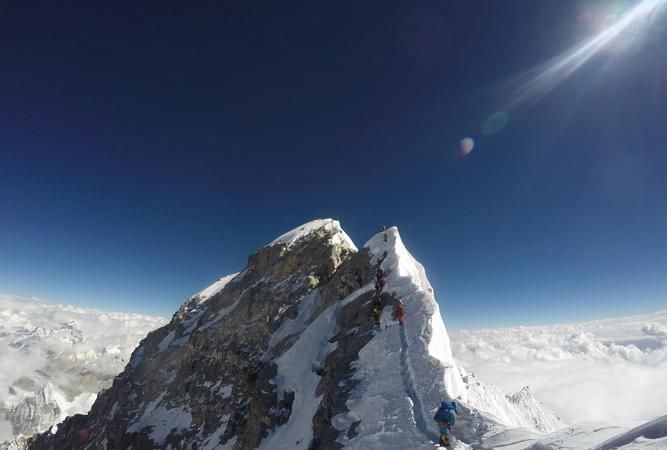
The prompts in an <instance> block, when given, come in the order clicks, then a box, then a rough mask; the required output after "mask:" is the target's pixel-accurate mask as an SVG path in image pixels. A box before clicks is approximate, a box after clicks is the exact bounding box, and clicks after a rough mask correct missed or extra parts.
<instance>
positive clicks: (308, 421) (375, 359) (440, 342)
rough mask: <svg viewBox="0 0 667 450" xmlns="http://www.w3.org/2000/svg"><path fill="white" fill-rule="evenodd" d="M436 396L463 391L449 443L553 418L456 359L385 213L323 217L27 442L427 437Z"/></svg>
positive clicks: (365, 441) (258, 255) (286, 449)
mask: <svg viewBox="0 0 667 450" xmlns="http://www.w3.org/2000/svg"><path fill="white" fill-rule="evenodd" d="M378 268H380V269H381V271H382V272H381V273H382V275H383V277H384V281H386V285H385V286H384V287H383V288H382V289H380V290H379V291H380V292H377V288H376V287H375V284H376V274H377V269H378ZM399 302H401V304H402V305H403V307H404V311H405V313H404V324H403V325H401V324H399V323H398V321H397V320H396V317H395V314H394V312H395V305H396V304H398V303H399ZM374 308H377V309H376V310H375V311H374ZM446 398H456V399H458V400H459V401H460V402H461V404H462V405H463V410H462V412H461V414H460V419H459V421H457V425H456V427H455V428H454V430H453V433H454V436H456V437H457V440H456V443H455V446H456V448H473V447H474V448H484V439H485V436H488V435H489V433H493V432H494V430H495V431H500V430H503V429H506V428H510V427H522V429H526V430H529V431H530V432H531V433H545V432H551V431H554V430H556V429H558V428H560V427H562V426H563V424H562V423H561V422H560V420H559V419H558V418H557V417H556V416H555V415H553V414H552V413H551V412H549V411H548V410H546V409H544V408H543V407H542V406H541V404H540V403H539V402H537V401H536V400H535V399H534V398H533V397H532V394H531V393H530V391H529V390H527V389H525V390H523V391H521V392H520V393H519V394H516V395H514V396H505V395H504V394H502V393H500V391H498V390H497V389H495V388H493V387H490V386H486V385H484V384H483V383H482V382H481V381H479V380H478V379H477V378H476V377H475V376H474V375H468V374H466V373H465V371H464V370H463V369H462V368H459V367H457V365H456V364H455V362H454V359H453V357H452V354H451V348H450V344H449V338H448V336H447V332H446V329H445V326H444V323H443V320H442V317H441V314H440V310H439V307H438V304H437V303H436V302H435V297H434V292H433V289H432V287H431V285H430V284H429V282H428V279H427V277H426V274H425V271H424V268H423V267H422V266H421V265H420V264H419V263H418V262H417V261H416V260H415V259H414V258H413V257H412V256H411V255H410V253H409V252H408V250H407V249H406V248H405V246H404V245H403V242H402V240H401V237H400V235H399V232H398V230H397V229H396V228H389V229H388V230H386V231H383V232H381V233H379V234H377V235H375V236H373V237H372V238H371V239H370V240H369V241H368V242H367V243H366V244H365V245H364V246H363V247H362V248H361V249H360V250H358V249H357V248H356V246H355V245H354V243H353V242H352V240H351V239H350V238H349V237H348V236H347V235H346V234H345V232H344V231H343V230H342V229H341V227H340V225H339V223H338V222H337V221H334V220H331V219H324V220H316V221H313V222H310V223H307V224H304V225H302V226H300V227H298V228H296V229H294V230H292V231H290V232H288V233H285V234H284V235H282V236H280V237H279V238H278V239H276V240H274V241H273V242H271V243H270V244H268V245H266V246H265V247H263V248H261V249H259V250H257V251H256V252H255V253H253V254H252V255H251V256H250V257H249V258H248V263H247V266H246V267H245V268H244V269H243V270H242V271H241V272H240V273H238V274H233V275H229V276H226V277H223V278H221V279H220V280H219V281H217V282H216V283H214V284H213V285H211V286H210V287H208V288H207V289H204V290H203V291H201V292H200V293H198V294H196V295H194V296H192V297H191V298H190V299H188V300H187V301H186V302H185V304H183V306H182V307H181V308H180V309H179V310H178V311H177V312H176V313H175V314H174V316H173V317H172V319H171V321H170V323H169V324H167V325H166V326H164V327H162V328H160V329H158V330H155V331H153V332H151V333H150V334H149V335H148V336H147V337H146V338H145V339H144V340H143V341H142V342H141V343H140V345H139V346H138V347H137V348H136V350H135V351H134V353H133V354H132V357H131V359H130V361H129V363H128V364H127V366H126V367H125V370H124V371H123V372H122V373H121V374H120V375H119V376H117V377H116V378H115V379H114V381H113V384H112V386H111V387H110V388H109V389H107V390H105V391H102V392H101V393H100V394H99V395H98V397H97V400H96V401H95V403H94V405H93V406H92V409H91V410H90V412H89V413H88V414H87V415H76V416H73V417H70V418H68V419H66V420H65V421H64V422H63V423H61V424H60V425H59V426H58V427H57V431H56V430H52V431H51V432H48V433H44V434H41V435H37V436H35V437H34V438H32V439H30V441H29V443H28V448H29V449H31V450H47V449H48V450H56V449H63V450H65V449H67V450H83V449H87V450H93V449H109V450H112V449H118V450H121V449H122V450H128V449H132V450H144V449H145V450H149V449H165V450H166V449H184V450H185V449H187V450H213V449H218V450H249V449H267V450H268V449H271V450H299V449H302V450H315V449H321V450H329V449H331V450H335V449H342V448H345V449H360V450H361V449H363V450H372V449H383V450H385V449H388V448H389V449H402V450H405V449H433V447H434V442H435V441H437V439H438V428H437V425H436V423H435V422H434V421H433V414H434V413H435V410H436V409H437V408H438V406H439V404H440V401H441V400H443V399H446Z"/></svg>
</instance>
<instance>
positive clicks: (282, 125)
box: [0, 0, 667, 328]
mask: <svg viewBox="0 0 667 450" xmlns="http://www.w3.org/2000/svg"><path fill="white" fill-rule="evenodd" d="M319 3H320V2H287V3H280V4H277V3H275V2H259V3H253V5H248V4H246V2H241V1H232V2H224V3H221V4H205V5H203V4H202V5H198V6H192V5H184V4H181V3H179V2H169V1H167V2H155V3H151V2H146V3H142V4H141V5H138V4H135V3H133V2H126V3H123V2H120V3H114V4H113V5H97V4H90V3H88V2H81V3H80V4H68V5H56V4H53V3H52V2H31V3H30V4H26V3H25V2H8V3H7V4H6V5H5V6H3V15H2V17H3V20H2V22H1V26H0V38H2V41H3V42H5V44H4V45H3V46H1V47H0V58H1V59H2V61H3V62H4V64H3V65H4V67H5V68H4V69H3V71H1V72H0V86H2V89H3V96H2V97H3V101H2V102H0V136H2V140H1V142H0V168H1V170H2V176H0V292H5V293H13V294H19V295H24V296H39V297H42V298H46V299H50V300H54V301H59V302H65V303H72V304H77V305H84V306H90V307H95V308H102V309H108V310H123V311H137V312H142V313H150V314H160V315H164V316H169V315H171V314H172V313H173V312H174V311H175V310H176V309H177V308H178V306H179V305H180V303H181V302H182V301H183V300H184V299H185V298H186V297H187V296H188V295H190V294H192V293H193V292H196V291H198V290H199V289H201V288H203V287H205V286H206V285H208V284H209V283H210V282H212V281H214V280H215V279H217V278H218V277H219V276H221V275H223V274H226V273H229V272H234V271H238V270H240V269H241V268H242V267H243V266H244V264H245V261H246V258H247V256H248V255H249V254H250V253H252V251H254V250H255V249H256V248H258V247H260V246H262V245H263V244H265V243H267V242H269V241H271V240H272V239H273V238H274V237H275V236H277V235H279V234H281V233H282V232H284V231H286V230H288V229H290V228H292V227H294V226H296V225H298V224H300V223H303V222H306V221H309V220H311V219H313V218H317V217H334V218H336V219H338V220H340V221H341V224H342V225H343V227H344V228H345V230H346V231H347V232H348V234H350V236H351V237H352V238H353V239H354V240H355V242H357V244H358V245H361V244H363V243H364V242H365V241H366V240H367V239H368V238H369V237H370V236H371V235H372V234H373V233H375V232H376V231H377V229H378V227H379V225H380V224H387V225H397V226H398V227H399V229H400V231H401V234H402V236H403V239H404V241H405V242H406V244H407V245H408V247H409V249H410V250H411V251H412V252H413V254H414V255H415V256H416V257H417V258H418V259H419V260H420V261H421V262H422V263H423V264H424V265H425V266H426V268H427V272H428V275H429V278H430V279H431V281H432V284H433V285H434V288H435V289H436V294H437V296H438V300H439V301H440V303H441V305H442V308H443V311H444V316H445V321H446V324H447V325H448V326H449V327H452V328H465V327H483V326H496V325H509V324H520V323H526V324H533V323H549V322H557V321H566V320H568V321H569V320H577V319H588V318H598V317H599V318H602V317H609V316H615V315H623V314H631V313H638V312H647V311H653V310H658V309H664V308H665V307H666V306H667V277H666V276H665V274H666V273H667V233H665V231H664V230H666V229H667V181H665V177H664V173H665V169H666V168H667V154H666V152H665V142H667V126H665V118H666V117H667V78H666V75H665V74H666V73H667V46H665V45H664V42H667V39H666V38H667V36H666V34H667V33H665V27H664V25H663V24H664V23H665V21H667V17H665V14H664V13H663V14H661V15H660V16H658V19H659V20H657V21H656V23H643V24H641V28H640V29H637V27H635V28H634V29H633V30H632V32H633V33H634V34H635V35H640V37H641V39H637V41H636V42H635V41H632V42H631V43H632V45H627V46H623V47H622V48H621V46H615V45H609V46H608V47H605V48H604V49H603V51H600V52H598V53H596V54H595V55H594V56H593V57H592V58H591V59H590V60H588V61H587V62H586V63H585V64H583V65H582V66H581V67H580V68H579V69H578V70H577V71H576V72H574V73H573V74H572V75H571V76H569V77H568V78H566V79H564V80H563V81H562V83H560V84H558V85H557V86H556V87H555V89H553V90H552V91H550V92H549V93H548V94H547V95H545V96H544V97H542V98H540V99H537V98H534V99H530V101H526V102H522V103H520V104H519V105H516V104H515V102H514V101H515V100H516V92H515V90H514V87H516V84H514V85H513V84H512V81H513V80H517V79H519V80H522V79H524V78H521V76H522V75H524V76H529V75H530V74H531V73H532V72H531V70H532V69H533V68H535V67H539V66H540V65H541V64H544V63H545V62H547V61H549V60H550V59H551V58H554V57H556V56H557V55H559V54H562V53H563V52H566V51H568V49H571V48H572V47H573V46H576V45H578V43H580V42H583V41H585V39H587V38H588V37H589V36H591V35H594V34H595V33H596V32H598V31H599V26H600V25H599V23H598V22H599V21H595V20H591V19H590V18H591V17H593V18H595V17H598V16H599V17H603V16H604V14H603V13H604V8H606V7H605V5H609V3H610V2H606V3H605V2H592V1H587V2H583V1H564V2H548V3H545V2H525V1H513V0H508V1H505V2H481V1H480V2H475V1H473V2H465V4H458V3H454V2H431V1H417V2H409V3H406V2H398V1H388V2H382V4H379V3H375V4H373V3H372V2H369V3H363V4H359V2H342V3H341V2H335V3H330V4H319ZM614 4H616V3H615V2H614ZM619 5H620V6H623V5H625V6H627V3H625V4H623V3H622V2H621V3H619ZM617 10H620V11H622V10H623V8H617ZM596 14H597V16H596ZM596 27H597V28H596ZM619 42H625V43H627V42H630V38H629V37H627V36H621V37H620V38H619ZM616 47H619V48H616ZM526 74H529V75H526ZM517 77H519V78H517ZM533 100H534V101H533ZM508 105H512V106H511V108H510V107H508ZM503 109H507V112H508V114H509V121H508V123H507V125H506V126H505V127H504V128H503V129H502V130H500V132H498V133H496V134H494V135H485V134H484V133H482V124H483V123H484V120H485V119H486V118H487V117H489V116H490V115H491V114H493V113H494V112H496V111H500V110H503ZM465 136H470V137H473V138H474V139H475V148H474V150H473V151H472V152H471V153H470V154H469V155H467V156H466V157H464V158H462V157H461V156H460V155H459V154H458V144H457V142H458V141H459V139H461V138H462V137H465Z"/></svg>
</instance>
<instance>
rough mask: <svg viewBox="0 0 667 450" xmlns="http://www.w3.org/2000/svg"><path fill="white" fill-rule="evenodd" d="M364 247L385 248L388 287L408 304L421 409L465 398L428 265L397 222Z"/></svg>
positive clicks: (408, 340)
mask: <svg viewBox="0 0 667 450" xmlns="http://www.w3.org/2000/svg"><path fill="white" fill-rule="evenodd" d="M385 235H386V238H387V241H386V242H385V240H384V238H385ZM364 247H365V248H368V249H369V250H370V252H371V254H372V255H373V256H372V258H373V260H375V261H376V260H377V258H378V257H380V258H383V255H384V253H385V252H387V253H386V256H385V257H384V259H383V260H382V264H381V267H382V270H383V271H384V272H385V273H386V274H387V286H386V288H385V289H386V290H387V292H388V293H389V294H391V295H393V296H395V297H396V298H398V299H400V300H401V302H402V303H403V305H404V308H405V326H404V334H405V344H406V347H407V348H409V351H407V350H406V352H407V362H408V365H409V371H410V372H411V373H412V375H413V377H414V380H413V381H414V383H415V385H416V386H418V388H417V390H418V392H417V394H418V396H419V397H420V399H421V401H422V402H423V405H422V415H423V416H424V417H429V418H430V416H432V414H431V411H432V410H433V408H436V407H437V406H438V405H439V404H440V401H442V400H443V399H444V397H449V398H459V399H461V400H463V401H464V402H465V401H467V398H466V389H465V386H464V383H463V380H462V379H461V375H460V373H459V371H458V370H457V368H456V364H455V362H454V358H453V357H452V350H451V345H450V342H449V336H448V335H447V331H446V329H445V324H444V322H443V320H442V316H441V314H440V309H439V307H438V304H437V303H436V301H435V298H434V295H433V288H432V287H431V284H430V283H429V281H428V279H427V277H426V272H425V270H424V267H423V266H422V265H421V264H420V263H419V262H417V261H416V260H415V259H414V257H413V256H412V255H411V254H410V252H409V251H408V250H407V249H406V248H405V245H403V241H402V240H401V237H400V235H399V233H398V229H397V228H396V227H392V228H390V229H388V230H387V231H386V233H379V234H377V235H375V236H374V237H373V238H371V239H370V240H369V241H368V242H367V243H366V245H364ZM429 422H432V421H431V420H429Z"/></svg>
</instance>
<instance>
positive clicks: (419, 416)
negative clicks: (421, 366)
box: [400, 327, 438, 441]
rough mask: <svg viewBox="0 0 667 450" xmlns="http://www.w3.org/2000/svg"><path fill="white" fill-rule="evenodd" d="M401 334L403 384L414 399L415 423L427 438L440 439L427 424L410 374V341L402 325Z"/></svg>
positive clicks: (409, 395)
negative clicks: (408, 341)
mask: <svg viewBox="0 0 667 450" xmlns="http://www.w3.org/2000/svg"><path fill="white" fill-rule="evenodd" d="M400 335H401V373H402V375H403V384H404V386H405V392H406V393H407V395H408V397H410V400H411V401H412V406H413V407H412V412H413V415H414V418H415V423H416V425H417V428H418V429H419V431H421V432H422V433H424V434H425V435H426V437H427V438H429V439H431V440H432V441H437V440H438V435H437V433H433V431H432V430H429V429H428V427H427V426H426V420H425V419H424V412H423V411H424V409H423V406H422V403H421V400H420V399H419V395H417V391H416V389H415V386H414V381H413V378H412V375H411V374H410V366H409V363H408V343H407V340H406V338H405V328H404V327H400Z"/></svg>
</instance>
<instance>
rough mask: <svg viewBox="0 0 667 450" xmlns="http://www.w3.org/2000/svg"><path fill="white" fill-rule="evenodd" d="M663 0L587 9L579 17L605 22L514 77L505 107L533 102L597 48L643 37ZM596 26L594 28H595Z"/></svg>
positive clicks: (618, 47)
mask: <svg viewBox="0 0 667 450" xmlns="http://www.w3.org/2000/svg"><path fill="white" fill-rule="evenodd" d="M666 4H667V0H642V1H641V2H639V3H638V4H636V6H634V7H633V8H631V9H629V10H625V11H623V12H620V11H619V7H618V4H611V2H610V3H607V4H606V9H605V10H604V11H596V10H588V11H587V12H586V13H585V14H584V15H583V18H585V20H587V21H589V22H590V23H591V24H593V25H594V26H596V25H597V26H600V25H601V24H605V25H606V24H608V23H609V22H611V23H609V24H608V25H606V26H605V27H604V28H603V29H602V30H601V31H599V32H598V33H597V34H595V35H594V36H593V37H591V38H589V39H587V40H586V41H584V42H583V43H581V44H579V45H576V46H575V47H573V48H571V49H570V50H568V51H566V52H565V53H563V54H561V55H559V56H557V57H556V58H553V59H552V60H550V61H548V62H547V63H545V64H543V65H541V66H540V67H538V68H536V69H534V70H532V71H530V72H529V73H528V74H525V75H523V76H522V77H520V78H519V79H518V80H516V81H515V83H516V86H517V87H516V89H515V92H514V95H513V96H512V100H511V101H510V104H509V105H508V107H516V106H520V105H523V104H526V103H532V102H535V101H537V100H539V99H541V98H542V97H544V96H545V95H546V94H548V93H549V92H550V91H551V90H553V89H554V88H555V87H556V86H558V85H559V84H560V83H562V82H563V81H565V80H566V79H567V78H568V77H570V75H572V74H573V73H574V72H576V71H577V69H579V68H580V67H581V66H582V65H583V64H584V63H586V62H587V61H588V60H590V59H591V58H592V57H593V56H594V55H596V54H597V53H599V52H600V51H614V50H621V49H627V48H629V47H631V46H632V45H633V44H635V43H636V42H638V41H640V40H641V39H642V38H644V37H645V36H646V35H647V34H648V33H650V30H651V29H652V25H653V24H654V22H655V19H656V17H657V15H658V13H659V12H660V11H661V8H662V7H664V6H665V5H666ZM597 26H596V28H597Z"/></svg>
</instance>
